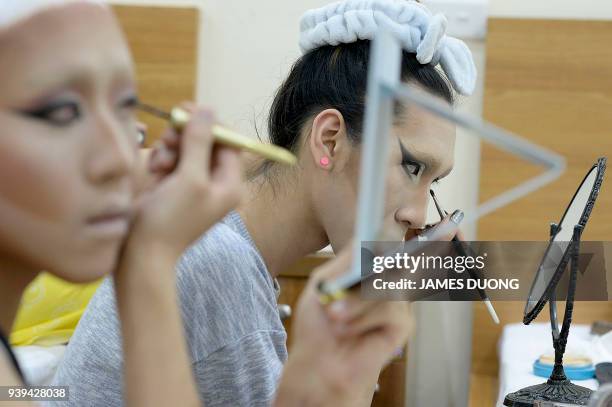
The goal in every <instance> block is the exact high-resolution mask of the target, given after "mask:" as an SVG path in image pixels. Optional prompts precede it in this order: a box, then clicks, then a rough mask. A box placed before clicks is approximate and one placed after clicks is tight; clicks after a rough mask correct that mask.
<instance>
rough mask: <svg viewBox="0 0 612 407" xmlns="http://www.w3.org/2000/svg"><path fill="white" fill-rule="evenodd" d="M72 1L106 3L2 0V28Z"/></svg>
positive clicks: (65, 0)
mask: <svg viewBox="0 0 612 407" xmlns="http://www.w3.org/2000/svg"><path fill="white" fill-rule="evenodd" d="M70 3H94V4H99V5H104V4H105V1H104V0H0V30H1V29H4V28H7V27H9V26H11V25H13V24H15V23H18V22H19V21H23V20H25V19H27V18H28V17H31V16H33V15H35V14H38V13H40V12H42V11H44V10H46V9H48V8H52V7H60V6H63V5H67V4H70Z"/></svg>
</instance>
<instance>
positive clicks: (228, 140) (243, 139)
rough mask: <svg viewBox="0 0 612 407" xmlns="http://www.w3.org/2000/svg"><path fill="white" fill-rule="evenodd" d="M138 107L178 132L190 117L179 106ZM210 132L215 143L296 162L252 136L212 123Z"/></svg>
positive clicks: (275, 158)
mask: <svg viewBox="0 0 612 407" xmlns="http://www.w3.org/2000/svg"><path fill="white" fill-rule="evenodd" d="M138 109H139V110H141V111H143V112H145V113H148V114H151V115H153V116H155V117H158V118H160V119H164V120H167V121H168V122H170V124H171V125H172V127H173V128H174V129H175V130H176V131H178V132H180V131H182V130H183V129H184V128H185V127H186V126H187V123H189V120H190V119H191V115H190V113H189V112H188V111H186V110H185V109H181V108H180V107H175V108H174V109H172V110H171V111H170V112H169V113H168V112H165V111H163V110H161V109H158V108H156V107H153V106H151V105H147V104H144V103H139V104H138ZM212 133H213V136H214V138H215V142H217V143H220V144H224V145H226V146H230V147H234V148H238V149H240V150H245V151H248V152H250V153H253V154H257V155H259V156H261V157H264V158H266V159H268V160H272V161H276V162H278V163H282V164H286V165H295V164H297V158H296V156H295V155H293V154H292V153H291V152H290V151H288V150H286V149H284V148H282V147H278V146H275V145H274V144H266V143H261V142H259V141H257V140H255V139H253V138H250V137H247V136H243V135H242V134H238V133H236V132H234V131H231V130H229V129H226V128H225V127H222V126H219V125H214V126H213V127H212Z"/></svg>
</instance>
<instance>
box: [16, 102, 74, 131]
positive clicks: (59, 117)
mask: <svg viewBox="0 0 612 407" xmlns="http://www.w3.org/2000/svg"><path fill="white" fill-rule="evenodd" d="M23 114H25V115H26V116H29V117H33V118H35V119H38V120H42V121H45V122H47V123H49V124H51V125H53V126H59V127H64V126H69V125H71V124H72V123H73V122H75V121H77V120H78V119H80V118H81V109H80V107H79V105H78V103H75V102H54V103H50V104H48V105H45V106H43V107H40V108H37V109H34V110H29V111H25V112H23Z"/></svg>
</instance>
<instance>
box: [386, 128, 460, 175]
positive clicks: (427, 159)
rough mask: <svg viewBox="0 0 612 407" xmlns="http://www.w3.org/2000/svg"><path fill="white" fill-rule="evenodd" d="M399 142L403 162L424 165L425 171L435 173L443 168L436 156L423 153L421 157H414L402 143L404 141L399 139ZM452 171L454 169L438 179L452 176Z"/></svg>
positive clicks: (450, 169)
mask: <svg viewBox="0 0 612 407" xmlns="http://www.w3.org/2000/svg"><path fill="white" fill-rule="evenodd" d="M397 141H398V142H399V145H400V151H401V153H402V162H410V163H417V164H420V165H423V166H424V167H425V171H434V170H436V169H438V168H441V167H442V163H441V162H440V159H439V158H438V157H437V156H436V155H434V154H428V153H423V154H421V155H420V156H419V157H415V156H414V155H412V153H411V152H410V151H408V149H407V148H406V146H404V143H402V141H401V140H400V139H399V138H398V139H397ZM451 171H452V167H451V168H449V169H448V170H447V171H445V172H444V173H443V174H441V175H440V176H439V177H437V178H436V179H442V178H444V177H446V176H447V175H448V174H450V172H451Z"/></svg>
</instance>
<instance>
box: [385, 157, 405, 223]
mask: <svg viewBox="0 0 612 407" xmlns="http://www.w3.org/2000/svg"><path fill="white" fill-rule="evenodd" d="M410 182H411V181H410V180H409V179H408V177H407V176H406V173H405V172H404V170H403V169H402V167H401V166H397V167H395V166H394V167H391V168H389V169H388V174H387V183H386V188H385V215H394V214H395V212H396V211H397V210H398V209H400V208H401V207H402V206H405V205H406V202H407V200H408V198H409V194H410V188H411V187H410Z"/></svg>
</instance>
